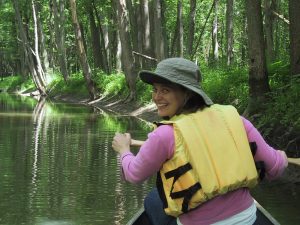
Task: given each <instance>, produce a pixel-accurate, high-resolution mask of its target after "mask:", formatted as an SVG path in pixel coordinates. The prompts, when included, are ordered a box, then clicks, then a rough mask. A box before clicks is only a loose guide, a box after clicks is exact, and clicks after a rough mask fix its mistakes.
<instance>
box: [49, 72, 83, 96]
mask: <svg viewBox="0 0 300 225" xmlns="http://www.w3.org/2000/svg"><path fill="white" fill-rule="evenodd" d="M55 77H56V78H54V79H53V80H52V82H51V83H50V84H49V87H48V92H49V95H50V96H55V95H72V96H74V97H76V96H77V97H87V96H88V91H87V88H86V84H85V80H84V78H83V75H82V73H74V74H72V75H71V76H70V77H69V80H68V82H65V80H64V79H63V78H62V75H58V74H56V75H55Z"/></svg>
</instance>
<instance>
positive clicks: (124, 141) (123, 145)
mask: <svg viewBox="0 0 300 225" xmlns="http://www.w3.org/2000/svg"><path fill="white" fill-rule="evenodd" d="M130 144H131V136H130V134H129V133H124V134H121V133H116V134H115V136H114V138H113V141H112V148H113V149H114V150H115V151H116V152H118V153H119V154H122V153H123V152H125V151H129V150H130Z"/></svg>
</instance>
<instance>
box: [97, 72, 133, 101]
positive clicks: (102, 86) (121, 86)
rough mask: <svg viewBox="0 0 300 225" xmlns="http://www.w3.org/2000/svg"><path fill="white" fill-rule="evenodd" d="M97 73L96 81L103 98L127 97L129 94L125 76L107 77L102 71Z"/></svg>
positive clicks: (115, 74)
mask: <svg viewBox="0 0 300 225" xmlns="http://www.w3.org/2000/svg"><path fill="white" fill-rule="evenodd" d="M95 73H96V76H95V78H94V81H95V82H96V85H97V88H98V89H99V91H100V93H101V94H102V96H105V97H106V96H114V95H120V96H126V95H128V94H129V90H128V88H127V85H126V80H125V76H124V74H121V73H114V74H111V75H107V74H105V73H103V72H102V71H96V72H95Z"/></svg>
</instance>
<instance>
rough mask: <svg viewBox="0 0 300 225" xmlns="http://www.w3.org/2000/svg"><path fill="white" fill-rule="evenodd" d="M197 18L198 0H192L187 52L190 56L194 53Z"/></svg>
mask: <svg viewBox="0 0 300 225" xmlns="http://www.w3.org/2000/svg"><path fill="white" fill-rule="evenodd" d="M195 18H196V0H190V16H189V33H188V37H187V40H188V43H187V54H188V55H189V57H191V55H192V54H193V44H194V36H195Z"/></svg>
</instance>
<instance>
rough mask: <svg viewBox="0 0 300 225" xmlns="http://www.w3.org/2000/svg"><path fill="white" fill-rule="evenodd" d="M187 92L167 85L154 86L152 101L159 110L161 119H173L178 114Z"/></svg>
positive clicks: (156, 84)
mask: <svg viewBox="0 0 300 225" xmlns="http://www.w3.org/2000/svg"><path fill="white" fill-rule="evenodd" d="M185 95H186V94H185V92H184V90H183V89H182V88H180V87H177V86H170V85H167V84H158V83H154V84H153V92H152V99H153V102H154V103H155V104H156V106H157V109H158V115H159V116H160V117H169V118H171V117H172V116H174V115H175V114H176V112H177V111H178V109H179V108H180V107H182V106H183V103H184V100H185Z"/></svg>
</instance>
